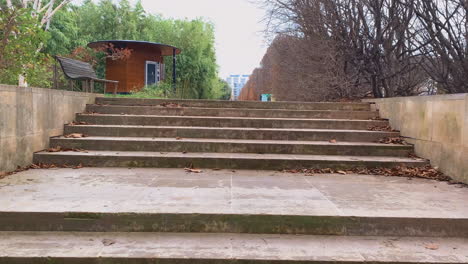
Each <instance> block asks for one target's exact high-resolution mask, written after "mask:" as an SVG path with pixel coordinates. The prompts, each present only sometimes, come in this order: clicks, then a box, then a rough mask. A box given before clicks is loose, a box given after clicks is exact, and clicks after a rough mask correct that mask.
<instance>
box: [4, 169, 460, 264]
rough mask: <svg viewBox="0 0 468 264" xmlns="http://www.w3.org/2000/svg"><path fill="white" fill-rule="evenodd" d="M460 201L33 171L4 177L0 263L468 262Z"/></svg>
mask: <svg viewBox="0 0 468 264" xmlns="http://www.w3.org/2000/svg"><path fill="white" fill-rule="evenodd" d="M467 199H468V189H467V188H460V186H456V185H449V184H447V183H443V182H436V181H429V180H420V179H414V180H408V179H406V178H395V177H382V176H370V175H325V174H324V175H315V176H305V175H302V174H288V173H281V172H274V171H242V170H241V171H236V172H232V171H231V170H216V171H215V170H205V171H203V172H202V173H188V172H185V171H184V170H183V169H127V168H125V169H119V168H84V169H79V170H74V169H49V170H30V171H26V172H22V173H19V174H16V175H11V176H8V177H6V178H4V179H2V180H0V263H33V262H31V261H32V260H34V263H48V262H45V260H47V261H55V262H53V263H148V262H145V261H149V260H160V261H166V262H162V263H233V262H234V260H239V261H245V263H256V262H257V261H262V262H259V263H270V262H265V261H272V263H273V261H280V260H281V261H284V262H279V263H297V262H296V261H304V262H303V263H324V262H327V263H328V262H333V263H350V262H351V263H367V262H372V261H373V262H376V263H468V206H467V205H466V200H467ZM280 220H281V221H280ZM12 231H14V232H12ZM38 231H40V232H38ZM77 231H80V232H77ZM129 231H132V232H129ZM158 232H163V233H158ZM71 249H72V250H71ZM13 260H15V262H8V261H13ZM78 260H80V261H82V262H73V261H78ZM28 261H29V262H28ZM41 261H44V262H41ZM99 261H102V262H99ZM104 261H108V262H104ZM112 261H114V262H112ZM117 261H119V262H117ZM197 261H199V262H197ZM249 261H250V262H249ZM150 263H153V262H150ZM154 263H156V262H154ZM157 263H160V262H157ZM235 263H238V262H235ZM241 263H244V262H241ZM274 263H277V262H274ZM300 263H302V262H300Z"/></svg>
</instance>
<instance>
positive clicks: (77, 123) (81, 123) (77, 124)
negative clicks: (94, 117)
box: [68, 121, 90, 126]
mask: <svg viewBox="0 0 468 264" xmlns="http://www.w3.org/2000/svg"><path fill="white" fill-rule="evenodd" d="M68 125H69V126H85V125H90V123H88V122H84V121H80V122H77V121H73V122H71V123H70V124H68Z"/></svg>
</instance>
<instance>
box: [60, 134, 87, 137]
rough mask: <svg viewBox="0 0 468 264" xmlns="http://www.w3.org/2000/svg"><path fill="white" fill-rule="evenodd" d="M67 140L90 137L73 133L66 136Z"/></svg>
mask: <svg viewBox="0 0 468 264" xmlns="http://www.w3.org/2000/svg"><path fill="white" fill-rule="evenodd" d="M64 137H65V138H85V137H88V135H85V134H81V133H72V134H68V135H65V136H64Z"/></svg>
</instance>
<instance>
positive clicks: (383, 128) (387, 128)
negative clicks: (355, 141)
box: [367, 125, 398, 132]
mask: <svg viewBox="0 0 468 264" xmlns="http://www.w3.org/2000/svg"><path fill="white" fill-rule="evenodd" d="M367 130H370V131H387V132H398V130H394V129H393V128H392V127H391V126H390V125H387V126H369V127H367Z"/></svg>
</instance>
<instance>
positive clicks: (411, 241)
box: [0, 232, 468, 264]
mask: <svg viewBox="0 0 468 264" xmlns="http://www.w3.org/2000/svg"><path fill="white" fill-rule="evenodd" d="M431 247H437V249H436V250H433V249H430V248H431ZM0 252H2V253H1V255H0V263H1V264H11V263H15V264H30V263H36V264H42V263H44V264H45V263H57V264H59V263H126V264H141V263H164V264H166V263H167V264H169V263H174V264H221V263H252V264H254V263H259V264H265V263H278V264H295V263H317V264H318V263H337V264H338V263H382V264H390V263H395V264H397V263H398V264H401V263H408V264H411V263H446V264H448V263H468V256H467V254H466V252H468V241H467V240H466V239H460V238H425V237H421V238H411V237H398V238H395V237H359V236H353V237H342V236H338V237H337V236H292V235H248V234H223V233H220V234H187V233H89V232H88V233H70V232H0Z"/></svg>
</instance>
